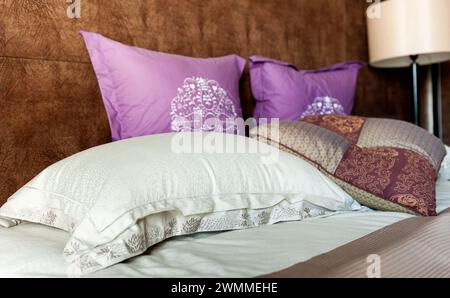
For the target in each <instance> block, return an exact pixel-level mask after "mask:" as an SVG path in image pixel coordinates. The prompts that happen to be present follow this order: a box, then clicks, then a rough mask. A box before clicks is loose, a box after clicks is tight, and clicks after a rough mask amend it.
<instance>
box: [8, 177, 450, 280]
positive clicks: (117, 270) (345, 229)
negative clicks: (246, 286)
mask: <svg viewBox="0 0 450 298" xmlns="http://www.w3.org/2000/svg"><path fill="white" fill-rule="evenodd" d="M437 194H438V211H442V210H444V209H446V208H448V207H450V183H449V182H444V181H441V182H439V183H438V185H437ZM408 217H411V215H407V214H403V213H391V212H373V211H369V212H346V213H340V214H335V215H333V216H329V217H325V218H316V219H311V220H306V221H302V222H290V223H283V224H277V225H272V226H266V227H261V228H255V229H250V230H241V231H232V232H223V233H204V234H197V235H194V236H185V237H178V238H173V239H171V240H168V241H166V242H164V243H163V244H161V245H159V246H157V247H155V248H153V249H152V250H150V251H149V252H148V253H146V254H144V255H142V256H139V257H136V258H134V259H131V260H129V261H127V262H125V263H121V264H118V265H115V266H113V267H110V268H107V269H105V270H102V271H100V272H97V273H94V274H91V275H87V277H174V278H175V277H180V278H183V277H254V276H259V275H263V274H267V273H271V272H274V271H278V270H280V269H284V268H286V267H289V266H291V265H293V264H296V263H298V262H302V261H306V260H308V259H310V258H312V257H314V256H316V255H319V254H322V253H325V252H328V251H330V250H332V249H334V248H336V247H339V246H341V245H344V244H346V243H348V242H350V241H353V240H356V239H358V238H360V237H363V236H365V235H367V234H369V233H371V232H374V231H376V230H378V229H380V228H383V227H385V226H387V225H390V224H393V223H395V222H397V221H400V220H403V219H405V218H408ZM336 227H339V228H336ZM68 238H69V235H68V234H67V233H66V232H64V231H60V230H56V229H52V228H48V227H45V226H41V225H36V224H23V225H19V226H17V227H14V228H11V229H5V228H0V243H1V244H2V245H1V246H0V277H65V276H67V275H66V269H67V264H66V262H65V261H64V258H63V256H62V254H61V251H62V249H63V248H64V245H65V243H66V242H67V240H68Z"/></svg>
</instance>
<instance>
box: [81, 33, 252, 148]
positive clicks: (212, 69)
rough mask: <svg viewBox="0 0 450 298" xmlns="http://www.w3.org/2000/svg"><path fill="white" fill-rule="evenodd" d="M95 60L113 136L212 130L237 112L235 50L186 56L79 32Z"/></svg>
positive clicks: (238, 64)
mask: <svg viewBox="0 0 450 298" xmlns="http://www.w3.org/2000/svg"><path fill="white" fill-rule="evenodd" d="M80 34H81V35H82V36H83V38H84V40H85V42H86V46H87V48H88V51H89V55H90V57H91V61H92V64H93V66H94V70H95V73H96V75H97V79H98V81H99V84H100V90H101V93H102V97H103V102H104V104H105V107H106V111H107V113H108V118H109V123H110V126H111V131H112V138H113V140H121V139H127V138H132V137H137V136H143V135H151V134H157V133H165V132H172V131H191V130H196V131H205V130H206V131H207V130H217V128H218V126H219V125H218V124H219V121H220V123H222V124H223V123H225V121H226V120H228V119H234V118H236V117H242V110H241V106H240V98H239V81H240V78H241V75H242V72H243V69H244V66H245V60H244V59H243V58H241V57H239V56H236V55H230V56H225V57H219V58H209V59H200V58H190V57H184V56H178V55H171V54H165V53H158V52H153V51H149V50H145V49H141V48H136V47H131V46H127V45H124V44H121V43H119V42H116V41H113V40H110V39H108V38H106V37H104V36H102V35H100V34H96V33H90V32H80Z"/></svg>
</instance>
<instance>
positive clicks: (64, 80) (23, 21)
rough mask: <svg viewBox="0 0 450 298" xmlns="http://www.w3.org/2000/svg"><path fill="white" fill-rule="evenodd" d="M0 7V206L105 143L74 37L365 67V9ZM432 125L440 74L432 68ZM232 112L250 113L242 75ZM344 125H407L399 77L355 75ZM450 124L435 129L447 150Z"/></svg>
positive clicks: (21, 2) (178, 0)
mask: <svg viewBox="0 0 450 298" xmlns="http://www.w3.org/2000/svg"><path fill="white" fill-rule="evenodd" d="M81 4H82V14H81V19H69V18H68V17H67V15H66V7H67V4H66V1H65V0H0V119H2V121H3V123H2V124H3V125H2V126H1V130H0V137H1V142H0V204H1V201H2V200H4V199H6V197H7V196H9V195H10V194H11V193H12V192H13V191H15V190H16V189H17V188H18V187H20V186H21V185H23V184H24V183H25V182H27V181H28V180H29V179H31V178H32V177H33V176H34V175H36V174H37V173H38V172H39V171H40V170H42V169H43V168H44V167H46V166H48V165H49V164H51V163H53V162H55V161H57V160H59V159H61V158H63V157H65V156H68V155H70V154H73V153H76V152H78V151H80V150H83V149H86V148H89V147H92V146H95V145H97V144H102V143H105V142H108V141H109V139H110V136H109V130H108V124H107V120H106V116H105V112H104V109H103V106H102V103H101V99H100V94H99V90H98V86H97V82H96V80H95V75H94V73H93V71H92V67H91V65H90V62H89V58H88V55H87V52H86V50H85V47H84V45H83V42H82V40H81V38H80V37H79V36H78V34H77V31H78V30H88V31H95V32H99V33H102V34H104V35H106V36H108V37H111V38H113V39H116V40H119V41H121V42H124V43H128V44H133V45H136V46H140V47H145V48H148V49H152V50H157V51H165V52H171V53H177V54H183V55H190V56H195V57H207V56H220V55H225V54H230V53H237V54H240V55H242V56H244V57H248V56H250V55H253V54H258V55H265V56H269V57H272V58H276V59H281V60H286V61H289V62H291V63H295V64H297V65H298V66H300V67H303V68H318V67H323V66H326V65H329V64H332V63H336V62H340V61H343V60H353V59H359V60H364V61H366V60H367V46H366V29H365V8H366V6H367V3H366V1H365V0H314V1H311V0H127V1H123V0H109V1H104V0H81ZM443 75H444V77H443V85H444V86H443V87H444V90H443V95H444V103H445V108H444V113H445V114H448V113H449V112H450V111H449V109H450V108H449V103H450V85H449V84H450V67H449V65H448V64H447V65H445V66H444V67H443ZM242 90H243V94H244V96H243V104H244V111H245V113H246V115H247V116H249V115H250V114H251V111H252V101H251V98H250V91H249V85H248V74H247V75H246V76H245V77H244V79H243V83H242ZM354 112H355V114H359V115H365V116H376V117H390V118H398V119H410V112H411V107H410V94H409V72H408V70H407V69H403V70H375V69H370V68H366V69H364V70H363V71H362V73H361V77H360V81H359V85H358V92H357V98H356V105H355V110H354ZM449 121H450V117H447V118H446V128H447V134H446V138H447V141H450V122H449Z"/></svg>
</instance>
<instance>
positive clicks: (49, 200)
mask: <svg viewBox="0 0 450 298" xmlns="http://www.w3.org/2000/svg"><path fill="white" fill-rule="evenodd" d="M192 136H195V137H196V140H197V139H200V140H203V141H204V140H206V139H208V137H209V140H211V138H210V136H214V137H215V138H216V143H215V145H214V144H209V145H208V146H205V147H203V145H204V144H207V143H206V142H204V143H196V144H200V148H201V149H205V150H206V149H209V151H211V149H217V151H219V152H216V153H207V152H203V153H196V154H193V153H192V154H191V153H182V152H180V148H182V147H180V146H181V145H180V144H181V143H180V140H186V138H189V137H192ZM181 137H183V138H184V139H181ZM205 138H206V139H205ZM218 139H220V140H222V141H221V142H218V141H217V140H218ZM220 143H222V144H227V146H228V145H230V144H233V145H234V146H233V147H234V148H240V152H243V151H245V153H231V154H228V153H220V150H219V149H220V148H219V147H221V146H222V147H223V145H220ZM195 148H196V150H197V151H198V146H197V147H195ZM227 148H229V146H228V147H227ZM242 148H245V150H242ZM252 148H258V149H259V150H258V152H257V153H256V152H255V153H251V151H250V150H254V149H252ZM268 156H270V157H272V159H271V160H269V159H267V157H268ZM359 208H360V206H359V205H358V203H356V202H355V201H354V200H353V199H352V198H351V197H350V196H349V195H348V194H346V193H345V192H344V191H343V190H341V188H339V187H338V186H337V185H336V184H334V183H333V182H331V181H330V180H329V179H328V178H327V177H325V176H324V175H322V174H321V173H320V172H319V171H318V170H317V169H316V168H314V167H313V166H311V165H309V164H308V163H307V162H305V161H303V160H301V159H300V158H297V157H295V156H293V155H290V154H288V153H284V152H281V151H279V150H278V149H277V148H275V147H271V146H268V145H265V144H263V143H258V142H257V141H255V140H251V139H248V138H245V137H241V136H235V135H225V134H215V133H181V134H163V135H155V136H147V137H140V138H135V139H129V140H125V141H119V142H115V143H111V144H107V145H103V146H99V147H96V148H92V149H89V150H87V151H84V152H81V153H78V154H76V155H74V156H71V157H69V158H66V159H64V160H62V161H60V162H58V163H56V164H54V165H52V166H50V167H49V168H47V169H46V170H44V171H43V172H42V173H40V174H39V175H38V176H37V177H35V178H34V179H33V180H32V181H31V182H29V183H28V184H27V185H25V186H24V187H23V188H21V189H20V190H19V191H18V192H17V193H15V194H14V195H13V196H12V197H11V198H10V199H9V201H8V202H7V203H6V204H5V205H4V206H3V207H2V208H1V209H0V215H2V216H4V217H7V218H11V219H18V220H24V221H31V222H37V223H41V224H45V225H49V226H52V227H56V228H60V229H64V230H67V231H70V232H71V233H72V236H71V238H70V240H69V242H68V243H67V245H66V247H65V250H64V254H65V257H66V259H67V261H68V262H69V263H70V265H69V273H70V274H72V275H79V274H85V273H90V272H94V271H97V270H99V269H102V268H105V267H107V266H111V265H113V264H116V263H118V262H120V261H123V260H125V259H128V258H130V257H133V256H136V255H139V254H142V253H143V252H145V251H146V250H147V249H148V248H149V247H150V246H152V245H154V244H156V243H158V242H161V241H163V240H164V239H167V238H170V237H172V236H176V235H185V234H189V233H194V232H202V231H221V230H232V229H243V228H249V227H255V226H261V225H267V224H272V223H276V222H280V221H291V220H301V219H304V218H305V217H312V216H320V215H326V214H328V213H330V212H332V211H338V210H357V209H359Z"/></svg>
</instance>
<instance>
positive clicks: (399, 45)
mask: <svg viewBox="0 0 450 298" xmlns="http://www.w3.org/2000/svg"><path fill="white" fill-rule="evenodd" d="M367 29H368V39H369V56H370V64H371V65H372V66H374V67H406V66H410V65H411V59H410V56H411V55H419V58H418V63H419V64H420V65H428V64H433V63H440V62H444V61H447V60H450V0H388V1H383V2H380V3H375V4H373V5H371V6H370V7H369V10H368V14H367Z"/></svg>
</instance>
